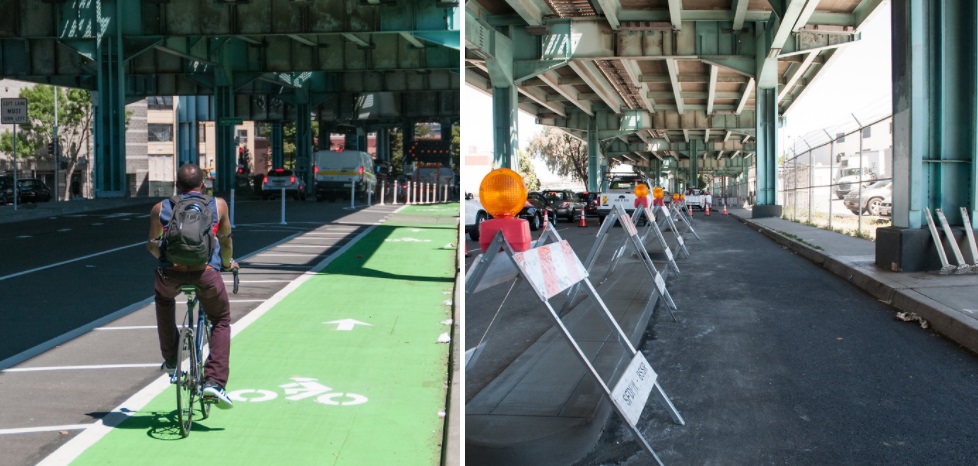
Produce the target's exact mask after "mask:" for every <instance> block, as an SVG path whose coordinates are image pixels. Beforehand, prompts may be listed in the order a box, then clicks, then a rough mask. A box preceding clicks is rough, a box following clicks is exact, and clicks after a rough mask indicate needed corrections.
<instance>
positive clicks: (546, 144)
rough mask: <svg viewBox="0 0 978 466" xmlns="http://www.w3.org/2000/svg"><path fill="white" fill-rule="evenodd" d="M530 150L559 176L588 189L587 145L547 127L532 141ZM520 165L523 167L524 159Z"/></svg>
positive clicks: (562, 132)
mask: <svg viewBox="0 0 978 466" xmlns="http://www.w3.org/2000/svg"><path fill="white" fill-rule="evenodd" d="M528 150H529V152H530V154H531V155H533V156H534V157H539V158H541V159H543V161H544V162H545V163H546V164H547V168H549V169H550V170H551V171H553V172H554V173H556V174H557V175H558V176H565V177H570V178H571V179H572V180H575V181H580V182H581V183H583V184H584V189H587V168H588V161H587V144H586V143H584V141H581V140H580V139H577V138H575V137H572V136H571V135H569V134H567V133H566V132H564V131H560V130H558V129H555V128H550V127H546V128H544V129H543V131H541V132H540V134H538V135H537V136H536V137H535V138H533V140H532V141H530V145H529V147H528ZM520 165H521V166H522V158H521V162H520Z"/></svg>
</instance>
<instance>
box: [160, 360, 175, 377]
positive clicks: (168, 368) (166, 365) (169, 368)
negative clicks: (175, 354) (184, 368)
mask: <svg viewBox="0 0 978 466" xmlns="http://www.w3.org/2000/svg"><path fill="white" fill-rule="evenodd" d="M176 368H177V361H176V360H172V361H163V365H161V366H160V372H165V373H167V374H172V373H173V371H174V370H176Z"/></svg>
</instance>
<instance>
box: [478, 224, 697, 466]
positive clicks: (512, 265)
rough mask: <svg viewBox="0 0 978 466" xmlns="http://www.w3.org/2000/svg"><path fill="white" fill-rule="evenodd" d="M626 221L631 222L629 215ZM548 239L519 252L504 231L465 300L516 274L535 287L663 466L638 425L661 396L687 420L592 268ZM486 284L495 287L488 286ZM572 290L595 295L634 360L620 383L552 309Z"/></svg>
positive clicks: (674, 414)
mask: <svg viewBox="0 0 978 466" xmlns="http://www.w3.org/2000/svg"><path fill="white" fill-rule="evenodd" d="M625 218H628V217H627V215H626V216H625ZM629 220H630V218H629ZM544 235H545V236H541V238H540V239H539V240H538V241H537V242H536V243H535V247H533V248H531V249H529V250H527V251H523V252H514V251H513V250H512V249H511V248H510V246H509V245H508V244H507V243H506V240H505V239H504V238H503V235H502V232H499V233H497V234H496V236H495V237H494V238H493V240H492V242H491V243H490V244H489V248H488V249H487V251H486V253H485V254H484V257H483V258H482V259H481V260H479V261H477V262H476V264H475V265H473V267H472V268H471V269H470V271H469V273H467V274H466V282H465V292H466V295H469V294H470V293H474V292H476V291H478V290H482V289H485V288H488V287H489V286H493V284H499V283H501V282H504V281H506V280H512V279H513V278H514V277H513V276H512V271H513V270H515V271H516V273H517V275H518V276H519V277H522V278H523V279H525V280H526V281H527V282H528V283H529V284H530V286H531V287H532V288H533V291H534V292H536V294H537V296H538V297H539V298H540V301H541V302H542V303H543V305H544V306H546V308H547V310H548V311H550V317H551V318H553V320H554V323H555V324H556V325H557V327H558V328H559V329H560V331H561V332H562V333H563V335H564V337H565V338H567V342H568V343H570V346H571V348H572V349H573V350H574V352H575V353H576V354H577V357H578V358H579V359H580V360H581V362H582V363H584V365H585V366H586V368H587V370H588V372H589V373H590V374H591V377H593V379H594V381H595V382H597V384H598V385H599V386H600V387H601V389H602V390H603V392H604V394H605V396H607V397H608V399H609V400H610V401H611V403H612V405H613V406H614V407H615V410H616V411H617V412H618V414H619V415H621V416H622V418H624V419H625V422H626V424H628V427H629V428H630V429H631V430H632V433H633V434H634V435H635V437H636V439H637V440H638V442H639V443H640V444H641V445H642V447H643V448H644V449H645V450H646V451H647V452H648V453H649V454H650V455H651V456H652V457H653V458H654V459H655V461H656V463H658V464H659V465H662V464H663V463H662V460H660V459H659V455H657V454H656V453H655V450H653V449H652V445H650V444H649V442H648V440H646V439H645V436H644V435H642V432H641V431H640V430H639V429H638V426H637V423H638V420H639V418H640V417H641V415H642V411H643V409H644V408H645V404H646V403H647V401H648V398H649V395H650V394H653V393H654V394H655V395H656V398H658V400H659V402H660V403H661V404H662V406H663V407H664V408H665V409H666V411H667V412H668V413H669V416H670V417H671V418H672V420H673V421H674V422H676V423H677V424H679V425H686V421H684V420H683V417H682V415H680V414H679V411H677V410H676V407H675V406H674V405H673V404H672V401H671V400H670V399H669V397H668V396H667V395H666V393H665V391H664V390H662V387H661V386H660V385H659V383H658V380H657V379H658V375H657V374H656V373H655V370H653V368H652V365H651V364H649V362H648V360H646V359H645V356H644V355H643V354H642V353H641V352H639V351H637V350H636V349H635V347H634V346H633V345H632V343H631V341H630V340H629V339H628V336H627V335H625V332H624V331H622V329H621V327H620V326H619V325H618V322H617V321H616V320H615V318H614V316H613V315H612V314H611V311H609V310H608V307H607V306H606V305H605V303H604V300H602V299H601V296H600V295H599V294H598V292H597V290H596V289H595V288H594V285H592V284H591V280H590V279H589V277H588V271H587V269H586V268H585V267H584V264H582V263H581V261H580V259H579V258H578V257H577V255H576V254H575V253H574V250H573V249H572V248H571V246H570V243H568V242H567V241H566V240H562V239H560V236H559V235H558V234H557V232H556V231H553V230H551V231H549V232H547V231H545V232H544ZM547 239H552V240H554V242H550V243H548V244H544V243H545V242H546V240H547ZM497 261H503V262H506V263H508V264H509V267H500V266H498V265H495V264H496V263H497ZM484 280H485V281H487V283H491V284H483V283H482V282H483V281H484ZM571 287H580V288H582V289H584V290H586V291H587V292H588V293H590V295H591V297H592V299H594V301H595V303H597V305H598V308H599V309H600V311H601V317H602V318H603V319H604V321H605V323H607V324H608V326H609V327H610V328H611V329H612V331H613V332H615V333H616V337H617V338H616V339H617V340H618V341H619V342H620V343H621V345H622V347H623V348H624V349H625V351H626V352H627V354H628V356H629V359H630V362H629V364H628V367H627V368H626V369H625V371H624V372H623V373H622V375H621V377H619V378H618V379H617V380H607V381H606V380H604V379H603V378H602V377H601V375H600V374H599V373H598V371H597V369H596V368H595V367H594V364H593V363H592V362H591V360H590V359H588V357H587V355H586V354H585V353H584V351H583V350H582V349H581V346H580V345H579V344H578V343H577V340H576V339H575V338H574V336H573V335H571V333H570V330H569V329H568V328H567V326H566V325H565V324H564V322H563V320H562V319H561V317H560V315H558V314H557V310H556V309H554V308H553V306H552V305H551V304H550V299H551V298H553V297H554V296H557V295H558V294H561V293H563V292H564V291H566V290H568V289H569V288H571ZM470 290H471V291H470Z"/></svg>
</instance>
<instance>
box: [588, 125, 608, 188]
mask: <svg viewBox="0 0 978 466" xmlns="http://www.w3.org/2000/svg"><path fill="white" fill-rule="evenodd" d="M603 179H604V173H602V172H601V152H600V147H599V144H598V120H597V118H594V117H591V118H589V119H588V122H587V190H588V191H590V192H599V191H602V190H603V189H602V188H603V186H602V184H603V183H602V180H603Z"/></svg>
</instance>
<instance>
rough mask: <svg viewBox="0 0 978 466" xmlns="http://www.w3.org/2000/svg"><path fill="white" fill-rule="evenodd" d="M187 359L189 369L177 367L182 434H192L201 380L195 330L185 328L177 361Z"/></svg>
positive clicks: (182, 332) (179, 416) (178, 409)
mask: <svg viewBox="0 0 978 466" xmlns="http://www.w3.org/2000/svg"><path fill="white" fill-rule="evenodd" d="M184 360H187V361H189V362H190V367H189V368H188V370H187V371H183V370H181V369H177V381H176V385H177V418H178V420H179V422H180V436H181V437H187V436H188V435H190V426H191V425H192V424H193V417H194V399H195V398H196V397H197V385H198V381H199V380H200V379H199V377H200V375H199V374H200V372H199V371H198V370H197V364H196V360H197V351H196V348H195V347H194V331H193V329H189V328H185V329H183V330H180V339H179V343H178V347H177V363H178V364H180V363H181V362H182V361H184Z"/></svg>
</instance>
